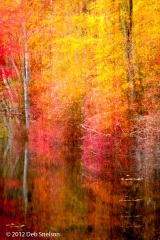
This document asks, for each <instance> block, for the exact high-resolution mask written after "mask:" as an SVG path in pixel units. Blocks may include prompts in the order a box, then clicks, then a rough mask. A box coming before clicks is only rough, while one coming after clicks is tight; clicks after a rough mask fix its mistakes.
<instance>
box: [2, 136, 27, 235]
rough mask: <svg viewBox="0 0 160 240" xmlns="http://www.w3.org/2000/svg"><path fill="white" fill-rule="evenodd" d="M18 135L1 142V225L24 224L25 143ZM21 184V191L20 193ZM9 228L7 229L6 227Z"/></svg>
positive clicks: (25, 185)
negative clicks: (2, 147)
mask: <svg viewBox="0 0 160 240" xmlns="http://www.w3.org/2000/svg"><path fill="white" fill-rule="evenodd" d="M19 140H20V139H19V136H18V135H17V138H16V135H14V136H13V135H12V136H11V138H9V139H8V140H6V141H5V142H4V143H3V146H4V149H3V151H1V155H2V156H3V157H2V160H1V163H0V175H1V185H2V186H3V192H2V196H3V197H2V199H1V201H2V202H3V204H1V207H2V210H1V211H2V214H3V219H2V226H3V228H4V229H5V227H6V224H7V226H8V227H10V224H11V223H12V225H14V226H12V227H15V230H16V226H17V227H18V226H20V225H22V223H23V224H24V215H25V212H26V210H27V198H28V197H27V172H28V169H27V162H28V154H27V151H28V149H27V144H25V142H24V141H23V140H21V141H19ZM22 186H23V193H22ZM8 230H9V229H8Z"/></svg>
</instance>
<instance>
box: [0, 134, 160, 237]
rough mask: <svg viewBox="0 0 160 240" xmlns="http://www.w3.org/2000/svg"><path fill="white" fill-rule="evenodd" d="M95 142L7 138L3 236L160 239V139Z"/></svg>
mask: <svg viewBox="0 0 160 240" xmlns="http://www.w3.org/2000/svg"><path fill="white" fill-rule="evenodd" d="M87 139H88V138H87ZM92 140H93V138H92ZM107 141H108V142H109V139H108V140H107V139H106V142H107ZM156 141H157V140H156ZM95 142H96V143H97V145H95V143H94V141H92V143H91V142H90V140H88V141H85V140H84V141H83V144H82V146H81V148H78V147H76V146H72V148H70V149H69V148H68V146H67V145H63V144H61V145H60V144H57V143H56V142H53V144H52V145H53V146H52V148H50V147H48V148H47V141H44V142H43V141H42V142H41V146H40V147H39V145H38V143H35V142H34V141H31V142H30V143H27V142H26V143H25V142H23V141H19V140H17V139H16V140H15V139H14V138H12V139H10V140H9V141H6V140H1V142H0V239H4V240H5V239H8V238H12V237H13V239H63V240H82V239H83V240H92V239H94V240H95V239H96V240H125V239H128V240H140V239H141V240H158V239H160V201H159V200H160V191H159V190H160V166H159V157H160V155H159V148H158V147H157V146H158V144H159V142H158V141H157V142H154V144H151V143H148V142H145V141H143V143H142V142H138V141H136V143H133V142H132V144H129V142H128V141H122V140H120V139H119V140H116V142H114V143H113V145H114V148H113V149H112V151H111V152H109V150H108V151H106V152H105V154H104V151H103V149H109V147H108V145H107V144H108V143H106V144H105V145H104V146H103V147H102V148H103V149H101V148H100V146H102V145H103V144H102V145H101V144H100V143H102V139H100V140H99V141H98V139H97V138H96V137H95ZM98 142H100V143H98ZM155 146H156V150H155ZM87 149H88V150H87ZM99 149H100V150H99ZM104 155H105V156H104ZM6 234H8V236H6ZM9 235H11V236H9Z"/></svg>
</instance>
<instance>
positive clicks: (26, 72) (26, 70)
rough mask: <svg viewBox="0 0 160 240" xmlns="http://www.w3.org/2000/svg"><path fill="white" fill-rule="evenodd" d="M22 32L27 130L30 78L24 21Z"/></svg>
mask: <svg viewBox="0 0 160 240" xmlns="http://www.w3.org/2000/svg"><path fill="white" fill-rule="evenodd" d="M22 34H23V41H24V52H23V60H24V63H23V89H24V114H25V126H26V129H27V130H28V127H29V95H28V83H29V79H30V68H29V51H28V44H27V32H26V26H25V23H23V24H22Z"/></svg>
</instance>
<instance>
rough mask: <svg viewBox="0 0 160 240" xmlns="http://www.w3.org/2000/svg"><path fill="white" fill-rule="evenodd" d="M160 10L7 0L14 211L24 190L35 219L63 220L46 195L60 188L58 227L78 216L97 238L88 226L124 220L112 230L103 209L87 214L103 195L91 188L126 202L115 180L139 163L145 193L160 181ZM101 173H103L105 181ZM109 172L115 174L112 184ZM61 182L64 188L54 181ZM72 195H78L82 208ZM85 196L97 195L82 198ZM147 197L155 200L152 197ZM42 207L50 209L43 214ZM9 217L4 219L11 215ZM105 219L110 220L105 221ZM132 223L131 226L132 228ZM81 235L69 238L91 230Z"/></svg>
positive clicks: (5, 119)
mask: <svg viewBox="0 0 160 240" xmlns="http://www.w3.org/2000/svg"><path fill="white" fill-rule="evenodd" d="M159 15H160V2H158V1H155V0H150V1H148V0H146V1H144V0H70V1H67V0H15V1H9V0H5V1H4V0H1V1H0V144H1V147H0V155H1V156H2V157H1V158H0V159H1V161H0V166H1V167H0V175H1V180H0V191H1V192H3V193H5V194H4V196H5V197H4V196H3V200H2V198H0V205H1V203H2V202H3V203H4V198H5V199H7V200H6V202H5V203H4V205H3V204H2V205H3V207H2V208H3V210H4V209H7V210H5V214H8V211H9V212H10V211H11V212H12V215H16V213H15V212H16V211H19V210H15V209H17V207H15V206H16V205H15V199H16V201H18V202H20V203H18V204H20V206H21V207H20V209H21V212H23V211H22V208H23V207H24V215H25V219H26V215H27V214H28V217H29V218H31V216H32V217H33V219H32V226H31V225H30V224H29V222H28V226H29V229H33V227H35V225H34V223H35V222H38V223H39V226H43V225H44V224H46V226H47V227H48V226H50V225H51V222H53V221H55V216H51V217H50V220H48V219H47V215H48V212H49V211H51V212H52V209H51V208H50V207H49V210H47V209H48V208H47V206H46V205H45V204H46V200H47V196H50V197H49V203H48V205H50V206H51V204H52V198H54V200H53V201H54V204H55V206H56V207H55V208H56V210H55V211H56V214H58V216H59V218H58V220H57V221H58V222H57V223H56V224H57V225H56V227H55V228H53V229H54V230H55V231H58V230H59V231H61V232H63V231H64V232H65V231H66V230H64V229H67V227H66V226H68V225H67V224H68V223H67V220H66V218H68V219H71V222H72V224H71V225H72V227H70V228H73V225H74V227H75V225H76V230H75V229H72V231H73V232H74V231H79V229H80V228H82V227H83V226H87V229H88V232H92V233H93V232H94V234H95V235H94V238H92V237H93V236H92V237H91V238H89V237H88V238H87V237H86V238H85V237H84V236H86V234H85V233H83V234H84V235H83V238H84V239H101V240H102V239H113V240H114V239H117V238H116V237H115V236H114V230H113V229H114V227H115V226H117V225H116V224H118V223H116V224H113V222H114V223H115V220H113V219H110V221H111V222H112V226H111V229H112V231H111V232H112V234H111V232H110V231H109V232H110V233H109V232H107V234H108V235H107V236H108V238H104V236H103V235H102V232H104V231H108V230H106V228H105V227H104V229H103V227H102V229H103V231H102V229H101V230H98V229H99V228H98V227H97V228H96V227H95V226H93V225H94V223H93V222H94V221H93V219H94V214H93V216H90V217H89V219H90V220H86V215H85V217H84V216H83V217H84V218H85V220H84V221H83V220H82V219H81V217H80V216H81V215H83V214H84V212H85V211H86V212H87V211H92V212H94V210H95V203H94V204H93V205H92V206H91V207H90V208H91V209H90V210H86V209H88V208H89V203H88V201H89V199H90V194H91V193H92V194H93V195H94V196H95V195H96V196H98V197H99V198H100V199H101V200H102V201H103V202H105V203H106V202H107V203H106V204H111V202H112V201H113V204H117V203H116V201H117V200H116V197H117V195H118V194H116V197H115V198H112V197H111V196H112V194H111V192H112V191H114V188H115V192H116V189H117V185H116V187H115V185H114V183H115V181H118V179H119V178H121V180H122V182H123V183H124V181H123V180H124V179H126V176H128V175H127V174H128V172H129V171H130V168H131V165H132V163H133V165H134V166H135V165H136V171H141V172H140V174H141V177H142V178H143V179H146V180H145V184H144V185H143V195H145V197H146V194H147V193H146V192H147V186H150V183H148V182H149V181H151V178H152V177H153V173H154V174H155V175H156V176H157V179H158V180H157V182H156V183H155V185H156V184H159V185H158V186H160V168H159V166H160V31H159V29H160V17H159ZM29 167H30V168H31V169H30V170H29ZM35 169H36V170H35ZM66 169H68V170H66ZM137 169H138V170H137ZM35 171H36V173H35V177H34V172H35ZM53 172H54V174H55V175H54V176H52V174H53ZM64 172H65V173H64ZM82 172H83V174H80V173H82ZM41 174H42V175H43V176H42V175H41ZM68 174H70V175H71V176H72V179H74V180H75V183H74V184H75V185H74V186H73V183H72V180H68V181H67V176H68ZM82 176H83V177H82ZM124 176H125V177H124ZM138 176H139V175H138ZM141 177H140V178H139V177H137V178H136V177H135V176H134V177H132V178H131V177H130V178H127V179H129V180H128V182H129V181H130V180H131V181H133V185H134V183H135V182H134V180H135V179H141ZM81 178H84V179H85V180H84V179H81ZM87 179H88V180H87ZM95 179H98V180H97V181H100V182H99V185H98V187H96V185H95ZM106 179H110V180H109V181H110V183H109V185H107V190H106V189H105V186H104V185H105V184H104V182H105V181H106ZM65 181H67V182H66V187H63V184H64V183H65ZM107 181H108V180H107ZM136 181H137V184H138V183H139V182H138V181H139V180H136ZM53 182H54V185H55V186H56V187H57V189H58V190H57V192H56V190H55V192H53V190H52V187H51V186H52V184H53ZM146 182H147V183H146ZM41 184H42V185H43V187H42V186H41ZM116 184H117V182H116ZM81 185H82V186H81ZM83 185H85V190H84V192H83V191H82V188H83ZM113 185H114V186H113ZM122 185H123V184H122ZM133 185H132V187H131V185H126V184H124V185H123V186H122V189H123V188H126V189H127V191H128V188H132V191H134V192H136V191H135V188H137V185H136V184H135V185H136V186H134V187H133ZM151 185H152V184H151ZM155 185H154V186H155ZM71 186H72V187H71ZM156 186H157V185H156ZM21 187H22V192H23V194H21V193H20V189H21ZM141 187H142V186H140V188H141ZM2 189H3V190H2ZM62 189H63V191H62ZM67 189H70V190H69V191H71V192H72V194H71V192H68V190H67ZM71 189H72V190H71ZM77 189H79V190H77ZM86 189H90V190H86ZM151 189H152V190H153V188H151ZM11 190H12V193H10V191H11ZM152 190H150V193H151V192H152ZM61 191H62V192H61ZM77 191H79V192H77ZM86 191H87V193H86ZM88 191H91V193H90V194H89V192H88ZM106 191H108V192H109V193H110V194H111V195H109V194H108V192H106ZM13 192H15V193H14V194H13ZM122 192H123V191H122ZM122 192H121V193H122ZM140 192H142V190H140ZM153 192H154V191H153ZM9 194H11V195H12V197H11V199H10V195H9ZM21 195H22V196H21ZM70 195H74V199H75V202H76V204H77V205H78V207H77V208H78V209H79V210H78V211H79V212H78V213H77V212H76V207H75V205H74V201H73V198H71V196H70ZM140 195H141V193H140ZM20 196H21V197H20ZM38 196H43V197H40V199H39V203H38V202H37V200H35V199H37V198H38ZM56 196H58V199H61V201H62V202H63V201H67V203H66V205H67V204H68V205H69V210H66V209H68V208H67V206H68V205H67V206H66V207H65V206H63V204H61V203H58V200H56ZM78 196H79V197H78ZM82 196H83V197H82ZM147 196H148V195H147ZM21 198H23V201H24V206H23V207H22V205H23V204H22V202H23V201H22V199H21ZM70 198H71V199H70ZM79 198H80V199H79ZM82 198H84V199H83V200H82ZM146 198H147V197H146ZM153 198H154V199H156V200H155V201H156V204H151V207H150V208H152V207H153V205H154V211H155V212H156V211H157V212H158V211H159V205H158V198H159V197H157V196H156V194H155V192H154V197H153ZM20 199H21V200H20ZM69 199H70V201H71V203H69ZM96 199H97V198H96ZM137 199H138V201H139V199H140V197H139V196H138V195H137ZM148 199H150V198H149V197H148ZM128 201H129V200H128ZM145 201H149V200H146V199H145ZM82 202H83V203H84V202H85V203H86V202H87V205H85V207H84V206H82V205H83V204H82ZM147 203H148V202H147ZM97 204H99V205H97ZM33 205H34V206H33ZM35 205H36V207H35ZM71 205H72V206H71ZM11 206H12V207H11ZM40 206H41V208H42V211H43V214H42V212H41V210H40ZM105 206H106V205H105ZM107 206H108V205H107ZM116 206H117V205H116ZM144 206H145V207H146V208H147V204H146V205H145V203H144V205H143V208H145V207H144ZM96 207H97V208H96V209H100V210H97V211H100V212H98V213H97V214H99V215H98V216H100V215H103V210H102V209H103V208H102V205H101V203H100V202H98V203H97V202H96ZM123 207H124V206H123ZM141 207H142V206H141ZM11 209H12V210H11ZM34 209H36V210H35V211H34ZM93 209H94V210H93ZM110 209H111V205H110ZM116 209H118V207H116ZM36 211H37V212H41V214H42V217H41V219H38V217H37V212H36ZM106 211H108V210H106ZM114 211H118V210H114ZM149 211H150V209H149V210H146V213H148V212H149ZM57 212H58V213H57ZM66 212H67V214H68V215H67V217H66V218H65V216H64V213H66ZM82 212H83V214H82ZM157 212H156V214H157ZM45 213H46V215H45ZM72 214H73V215H74V214H75V215H76V216H77V219H78V223H75V219H74V218H73V216H71V215H72ZM115 214H116V213H115ZM117 214H118V215H120V213H119V212H118V213H117ZM20 215H21V214H20ZM96 216H97V215H96ZM156 216H157V215H156ZM3 217H4V219H5V221H4V224H8V222H7V221H9V222H10V221H11V220H9V219H8V218H7V217H6V215H4V216H3ZM106 218H107V217H106ZM22 219H23V217H22V218H21V217H20V218H18V220H16V221H17V222H21V221H22ZM146 219H147V217H146V218H145V220H144V221H146ZM23 220H24V219H23ZM152 220H153V218H152ZM26 221H27V220H26ZM62 221H63V224H62ZM76 221H77V220H76ZM88 221H89V222H90V224H88ZM97 221H98V220H97ZM104 221H108V220H106V219H105V220H104ZM155 221H156V223H155V226H157V225H156V224H157V223H158V222H157V221H158V220H157V217H156V220H155ZM73 222H74V224H73ZM147 224H149V223H147ZM96 226H101V223H100V221H99V222H97V225H96ZM113 226H114V227H113ZM147 226H148V225H147ZM94 227H95V228H94ZM68 228H69V226H68ZM70 228H69V229H70ZM77 228H78V230H77ZM35 229H36V230H37V229H38V227H37V228H36V227H35V228H34V230H35ZM46 229H50V228H49V227H48V228H46ZM94 229H96V230H95V231H94ZM127 229H128V228H127ZM37 231H38V230H37ZM85 231H86V230H85ZM155 231H156V230H155ZM146 232H147V233H148V232H149V230H147V227H146V226H145V229H144V228H143V234H144V235H143V237H142V238H137V236H138V234H139V232H138V233H137V232H134V231H133V232H132V234H133V235H134V234H135V235H134V236H133V235H132V238H129V237H126V238H119V239H136V240H137V239H144V240H147V239H151V238H149V236H150V235H148V238H147V234H146ZM123 233H124V234H126V235H125V236H128V235H127V234H128V230H125V231H124V232H123ZM97 234H99V236H100V238H98V235H97ZM110 234H111V235H110ZM129 234H131V233H129ZM145 234H146V235H145ZM150 234H151V233H150ZM155 234H160V231H159V232H158V233H157V232H156V233H155ZM71 236H72V238H71V237H68V238H67V237H66V238H63V239H66V240H67V239H75V240H77V239H82V238H78V237H77V236H78V235H71ZM102 236H103V237H102ZM129 236H131V235H129ZM155 236H160V235H155ZM134 237H135V238H134ZM151 237H152V239H154V238H153V236H151ZM46 239H47V238H46ZM155 239H158V238H155Z"/></svg>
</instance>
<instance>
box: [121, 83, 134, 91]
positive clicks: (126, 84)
mask: <svg viewBox="0 0 160 240" xmlns="http://www.w3.org/2000/svg"><path fill="white" fill-rule="evenodd" d="M122 89H123V90H124V91H126V90H129V89H133V85H132V84H131V83H129V82H127V83H125V84H123V85H122Z"/></svg>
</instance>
